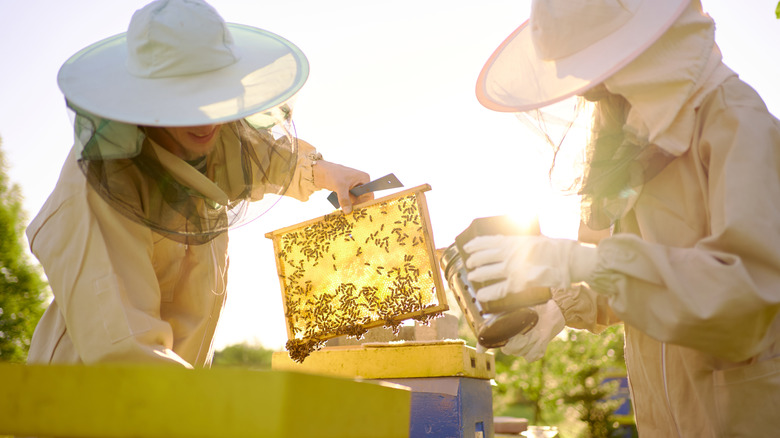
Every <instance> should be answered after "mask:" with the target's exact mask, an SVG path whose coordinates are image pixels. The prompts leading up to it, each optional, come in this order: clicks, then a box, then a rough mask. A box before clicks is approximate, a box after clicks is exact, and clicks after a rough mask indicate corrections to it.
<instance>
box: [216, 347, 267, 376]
mask: <svg viewBox="0 0 780 438" xmlns="http://www.w3.org/2000/svg"><path fill="white" fill-rule="evenodd" d="M272 355H273V350H269V349H267V348H263V347H262V346H256V347H254V346H251V345H247V344H234V345H230V346H227V347H225V348H224V349H222V350H220V351H217V352H216V353H214V361H213V362H212V366H215V367H220V366H225V367H227V366H232V367H244V368H251V369H258V370H270V369H271V356H272Z"/></svg>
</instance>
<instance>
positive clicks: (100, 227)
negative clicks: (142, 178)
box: [27, 141, 315, 367]
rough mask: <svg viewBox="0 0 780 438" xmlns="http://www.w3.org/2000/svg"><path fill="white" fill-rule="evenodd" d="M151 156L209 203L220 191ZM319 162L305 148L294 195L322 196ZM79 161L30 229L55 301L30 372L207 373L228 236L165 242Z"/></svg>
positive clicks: (169, 159)
mask: <svg viewBox="0 0 780 438" xmlns="http://www.w3.org/2000/svg"><path fill="white" fill-rule="evenodd" d="M147 146H151V147H154V148H155V153H156V154H158V155H160V156H164V157H165V158H166V160H161V162H163V165H164V166H165V167H166V168H167V170H168V171H169V172H170V173H171V174H172V175H173V176H174V177H176V178H177V179H179V180H184V181H192V182H194V185H193V188H195V189H196V190H197V189H198V188H199V186H200V188H202V189H203V190H204V191H203V192H204V193H207V191H206V190H220V189H219V188H218V187H217V186H216V185H214V184H213V183H211V181H209V180H208V179H207V178H206V177H205V176H204V175H202V174H200V173H199V172H198V171H197V170H195V169H194V168H192V166H190V165H189V164H187V163H186V162H184V161H182V160H180V159H178V158H176V157H175V156H173V155H172V154H169V153H167V151H165V150H164V149H162V148H161V147H159V146H158V145H156V144H154V143H151V144H150V145H147ZM311 152H313V148H312V147H311V146H310V145H308V144H307V143H305V142H302V141H301V142H299V157H298V164H297V169H296V172H295V175H294V177H293V180H292V183H291V184H290V187H289V189H288V190H287V192H286V193H285V195H287V196H292V197H295V198H297V199H300V200H306V199H307V198H308V196H309V195H310V194H311V193H312V192H313V191H314V190H315V187H314V184H313V181H312V176H311V175H312V174H311V161H310V160H309V158H308V156H309V155H310V153H311ZM76 159H77V153H76V151H75V149H74V150H72V151H71V153H70V156H69V157H68V159H67V160H66V162H65V164H64V166H63V169H62V172H61V174H60V178H59V181H58V182H57V186H56V188H55V189H54V191H53V192H52V194H51V195H50V197H49V199H48V200H47V201H46V203H45V204H44V206H43V208H42V209H41V211H40V212H39V213H38V215H37V216H36V217H35V219H34V220H33V221H32V222H31V223H30V225H29V227H28V228H27V236H28V239H29V242H30V247H31V249H32V252H33V253H34V254H35V256H36V257H37V258H38V260H40V262H41V264H42V265H43V268H44V271H45V273H46V276H47V278H48V280H49V283H50V285H51V289H52V291H53V292H54V300H53V302H52V303H51V305H50V306H49V307H48V309H47V310H46V312H45V313H44V315H43V317H42V319H41V321H40V322H39V324H38V326H37V327H36V329H35V333H34V335H33V339H32V344H31V346H30V351H29V354H28V362H29V363H43V364H46V363H87V364H94V363H100V362H152V363H169V364H180V365H184V366H187V367H190V366H208V365H209V364H210V362H211V357H212V353H213V352H212V340H213V338H214V332H215V329H216V326H217V321H218V320H219V316H220V312H221V311H222V307H223V305H224V303H225V296H226V282H227V269H228V256H227V247H228V234H227V233H222V234H221V235H219V236H217V237H216V238H214V239H213V240H212V241H210V242H208V243H205V244H201V245H189V246H188V245H185V244H181V243H177V242H175V241H173V240H171V239H168V238H165V237H163V236H161V235H160V234H157V233H155V232H153V231H152V230H151V229H149V228H147V227H146V226H144V225H142V224H140V223H138V222H135V221H133V220H130V219H128V218H127V217H125V216H124V215H122V214H121V213H120V212H118V211H117V210H116V209H114V208H113V207H112V206H111V205H109V204H108V203H107V202H106V201H104V199H103V198H101V196H100V195H99V194H98V193H97V192H96V191H95V190H94V189H93V188H92V187H91V186H90V185H89V184H88V183H87V181H86V177H85V176H84V174H83V173H82V171H81V170H80V168H79V166H78V164H77V162H76ZM210 165H211V164H210ZM216 165H219V163H217V164H216ZM226 167H229V163H228V164H226Z"/></svg>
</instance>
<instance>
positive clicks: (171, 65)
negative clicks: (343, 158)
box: [27, 0, 372, 367]
mask: <svg viewBox="0 0 780 438" xmlns="http://www.w3.org/2000/svg"><path fill="white" fill-rule="evenodd" d="M307 75H308V63H307V61H306V58H305V57H304V55H303V54H302V53H301V52H300V50H299V49H298V48H297V47H296V46H294V45H293V44H292V43H290V42H288V41H287V40H285V39H283V38H281V37H279V36H277V35H274V34H272V33H269V32H266V31H264V30H261V29H258V28H254V27H249V26H243V25H238V24H226V23H225V22H224V20H223V19H222V18H221V17H220V16H219V14H218V13H217V12H216V11H215V10H214V9H213V8H212V7H211V6H210V5H208V4H206V3H205V2H203V1H201V0H158V1H155V2H152V3H150V4H149V5H147V6H145V7H144V8H142V9H140V10H138V11H137V12H136V13H135V14H134V15H133V17H132V20H131V22H130V24H129V27H128V30H127V32H126V33H123V34H120V35H117V36H114V37H111V38H108V39H105V40H102V41H99V42H97V43H95V44H93V45H91V46H89V47H87V48H85V49H83V50H82V51H80V52H78V53H77V54H75V55H74V56H72V57H71V58H70V59H69V60H68V61H67V62H66V63H65V64H64V65H63V66H62V68H61V70H60V73H59V76H58V83H59V85H60V88H61V89H62V91H63V93H64V95H65V98H66V101H67V104H68V107H69V108H70V109H71V110H72V111H73V114H74V130H75V146H74V147H73V149H72V151H71V153H70V156H69V157H68V159H67V161H66V163H65V165H64V167H63V169H62V173H61V175H60V179H59V181H58V183H57V186H56V188H55V189H54V191H53V193H52V194H51V196H50V197H49V199H48V200H47V201H46V203H45V205H44V206H43V208H42V209H41V211H40V212H39V213H38V215H37V217H36V218H35V219H34V220H33V221H32V223H31V224H30V226H29V227H28V229H27V236H28V238H29V241H30V245H31V248H32V252H33V253H34V254H35V255H36V256H37V257H38V259H39V260H40V262H41V264H42V265H43V268H44V270H45V272H46V276H47V277H48V280H49V283H50V285H51V288H52V290H53V292H54V301H53V302H52V303H51V305H50V306H49V308H48V309H47V310H46V312H45V313H44V315H43V318H42V319H41V321H40V323H39V324H38V326H37V328H36V330H35V334H34V336H33V339H32V345H31V347H30V351H29V355H28V361H29V362H30V363H87V364H92V363H98V362H153V363H169V364H179V365H183V366H186V367H191V366H207V365H209V364H210V362H211V357H212V353H213V352H212V340H213V337H214V331H215V328H216V325H217V322H218V320H219V316H220V312H221V310H222V307H223V305H224V302H225V291H226V281H227V268H228V257H227V246H228V234H227V230H228V229H229V228H230V227H233V226H237V225H240V224H243V223H246V222H247V221H249V220H252V219H254V218H256V217H258V216H259V215H260V214H262V213H264V212H265V211H267V210H268V208H270V206H272V205H273V204H274V203H275V202H276V200H278V195H286V196H292V197H294V198H297V199H300V200H306V199H307V198H308V196H309V195H310V194H311V193H313V192H314V191H315V190H318V189H329V190H334V191H336V192H337V193H338V195H339V203H340V205H342V206H343V208H344V210H345V212H347V213H348V212H349V210H351V206H352V204H353V203H355V202H360V201H364V200H369V199H370V198H371V197H372V196H371V195H370V194H369V195H364V197H363V198H361V199H358V198H355V197H354V196H351V195H350V194H349V189H350V188H352V187H354V186H357V185H360V184H363V183H366V182H368V179H369V177H368V175H367V174H365V173H364V172H360V171H357V170H354V169H351V168H348V167H343V166H340V165H337V164H333V163H330V162H328V161H325V160H322V157H321V155H320V154H319V153H317V151H316V150H315V149H314V148H313V147H312V146H311V145H309V144H307V143H305V142H303V141H299V140H297V139H296V138H295V137H294V136H293V134H292V121H291V106H290V101H291V99H292V98H293V96H294V95H295V93H296V92H297V91H298V90H299V89H300V88H301V86H302V85H303V83H304V82H305V80H306V77H307Z"/></svg>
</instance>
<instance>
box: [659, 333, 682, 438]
mask: <svg viewBox="0 0 780 438" xmlns="http://www.w3.org/2000/svg"><path fill="white" fill-rule="evenodd" d="M661 372H662V375H663V381H664V394H665V395H666V409H667V410H668V411H669V416H670V417H671V418H672V423H673V424H674V429H675V430H676V431H677V436H678V437H682V434H681V433H680V427H679V426H678V425H677V419H676V418H674V411H672V400H671V398H669V381H668V380H667V379H666V342H662V343H661Z"/></svg>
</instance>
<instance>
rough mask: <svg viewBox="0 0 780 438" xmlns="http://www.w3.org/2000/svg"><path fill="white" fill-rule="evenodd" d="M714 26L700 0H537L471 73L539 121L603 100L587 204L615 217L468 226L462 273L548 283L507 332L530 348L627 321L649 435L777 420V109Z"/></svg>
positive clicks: (484, 99)
mask: <svg viewBox="0 0 780 438" xmlns="http://www.w3.org/2000/svg"><path fill="white" fill-rule="evenodd" d="M714 30H715V26H714V24H713V21H712V20H711V18H710V17H709V16H708V15H706V14H704V13H703V12H702V10H701V5H700V3H699V1H698V0H693V1H688V0H652V1H651V0H623V1H617V0H596V1H585V0H565V1H564V0H537V1H534V2H533V3H532V8H531V15H530V19H529V20H528V22H526V23H525V24H523V25H522V26H521V27H520V28H519V29H517V30H516V31H515V32H514V33H513V34H512V35H511V36H510V37H509V38H508V39H507V40H506V41H505V42H504V43H503V44H501V46H500V47H499V48H498V49H497V50H496V51H495V53H494V54H493V56H492V57H491V58H490V59H489V61H488V62H487V63H486V65H485V66H484V68H483V70H482V73H481V75H480V78H479V80H478V85H477V95H478V98H479V100H480V102H481V103H482V104H483V105H484V106H486V107H487V108H490V109H492V110H496V111H503V112H523V113H525V114H535V115H536V116H539V117H534V119H535V120H542V121H543V119H544V114H543V112H544V107H548V106H549V105H551V104H556V105H557V104H560V103H561V102H563V101H565V100H566V99H568V98H571V97H573V96H574V97H575V98H576V96H582V97H584V99H586V100H587V101H591V102H592V103H593V104H594V105H595V112H594V113H593V128H592V137H591V140H590V141H589V142H588V143H587V146H588V151H587V162H586V166H585V171H584V175H582V176H583V178H584V179H583V180H582V184H581V187H580V193H581V194H582V197H583V198H582V199H583V205H582V209H583V220H584V221H585V222H586V223H587V224H588V226H589V227H590V228H592V229H612V234H611V235H610V236H609V237H606V238H604V239H602V240H601V241H600V242H599V243H598V245H597V246H593V245H586V244H582V243H579V242H575V241H570V240H565V239H552V238H547V237H543V236H531V237H528V236H526V237H510V238H507V237H496V236H483V237H477V238H475V239H473V240H472V241H471V242H469V243H468V244H467V245H466V248H465V249H466V250H467V252H469V254H470V255H469V257H468V267H469V268H470V269H473V271H472V272H471V274H470V275H469V278H470V279H471V280H472V281H488V280H499V282H498V283H497V284H494V285H491V286H487V287H484V288H483V289H481V290H479V291H478V298H479V299H480V300H481V301H491V300H495V299H498V298H500V297H502V296H505V295H506V294H522V293H523V291H524V290H526V289H529V288H531V287H538V286H541V287H550V288H551V291H552V300H550V301H548V302H547V304H543V305H539V306H537V307H536V309H537V310H538V311H539V313H540V321H539V325H538V326H537V327H535V328H534V329H533V330H532V331H531V332H529V333H527V334H526V335H520V336H517V337H515V338H513V339H511V340H510V341H509V343H508V344H507V346H506V347H505V349H504V350H505V352H508V353H511V354H517V355H521V356H525V357H526V358H528V359H529V360H535V359H538V358H540V357H541V356H542V355H543V354H544V351H545V349H546V347H547V344H548V342H549V341H550V340H551V339H552V338H553V337H555V335H556V334H557V333H559V332H560V331H561V330H562V328H563V327H564V324H566V325H568V326H570V327H574V328H583V329H588V330H591V331H594V332H598V331H600V330H602V329H604V328H605V327H606V326H607V325H610V324H613V323H617V322H618V321H622V322H623V323H624V325H625V335H626V350H625V357H626V364H627V368H628V377H629V382H630V389H631V395H632V401H633V406H634V409H635V413H636V421H637V427H638V430H639V434H640V436H642V437H650V436H653V437H671V436H675V437H677V436H680V437H693V436H695V437H736V436H746V437H747V436H751V437H752V436H773V435H776V434H777V433H778V431H779V430H780V416H778V409H780V344H779V343H778V340H779V339H778V338H779V335H780V317H778V310H780V202H778V200H779V199H780V125H779V124H778V120H777V119H776V118H775V117H773V116H772V115H771V114H770V113H769V112H768V111H767V108H766V106H765V105H764V103H763V102H762V100H761V98H760V97H759V96H758V94H756V92H755V91H754V90H753V89H752V88H750V87H749V86H748V85H747V84H745V83H744V82H742V81H741V80H740V79H739V77H737V75H736V74H735V73H734V72H732V71H731V70H730V69H729V68H728V67H726V66H725V65H724V64H723V63H722V62H721V55H720V52H719V50H718V47H717V46H716V44H715V42H714ZM561 105H562V104H561ZM539 109H541V111H537V110H539ZM547 117H548V118H549V115H548V116H547ZM538 126H542V129H543V127H544V126H550V125H544V124H542V125H538ZM554 143H555V142H554ZM560 144H561V143H558V144H553V146H555V147H558V146H560Z"/></svg>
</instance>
